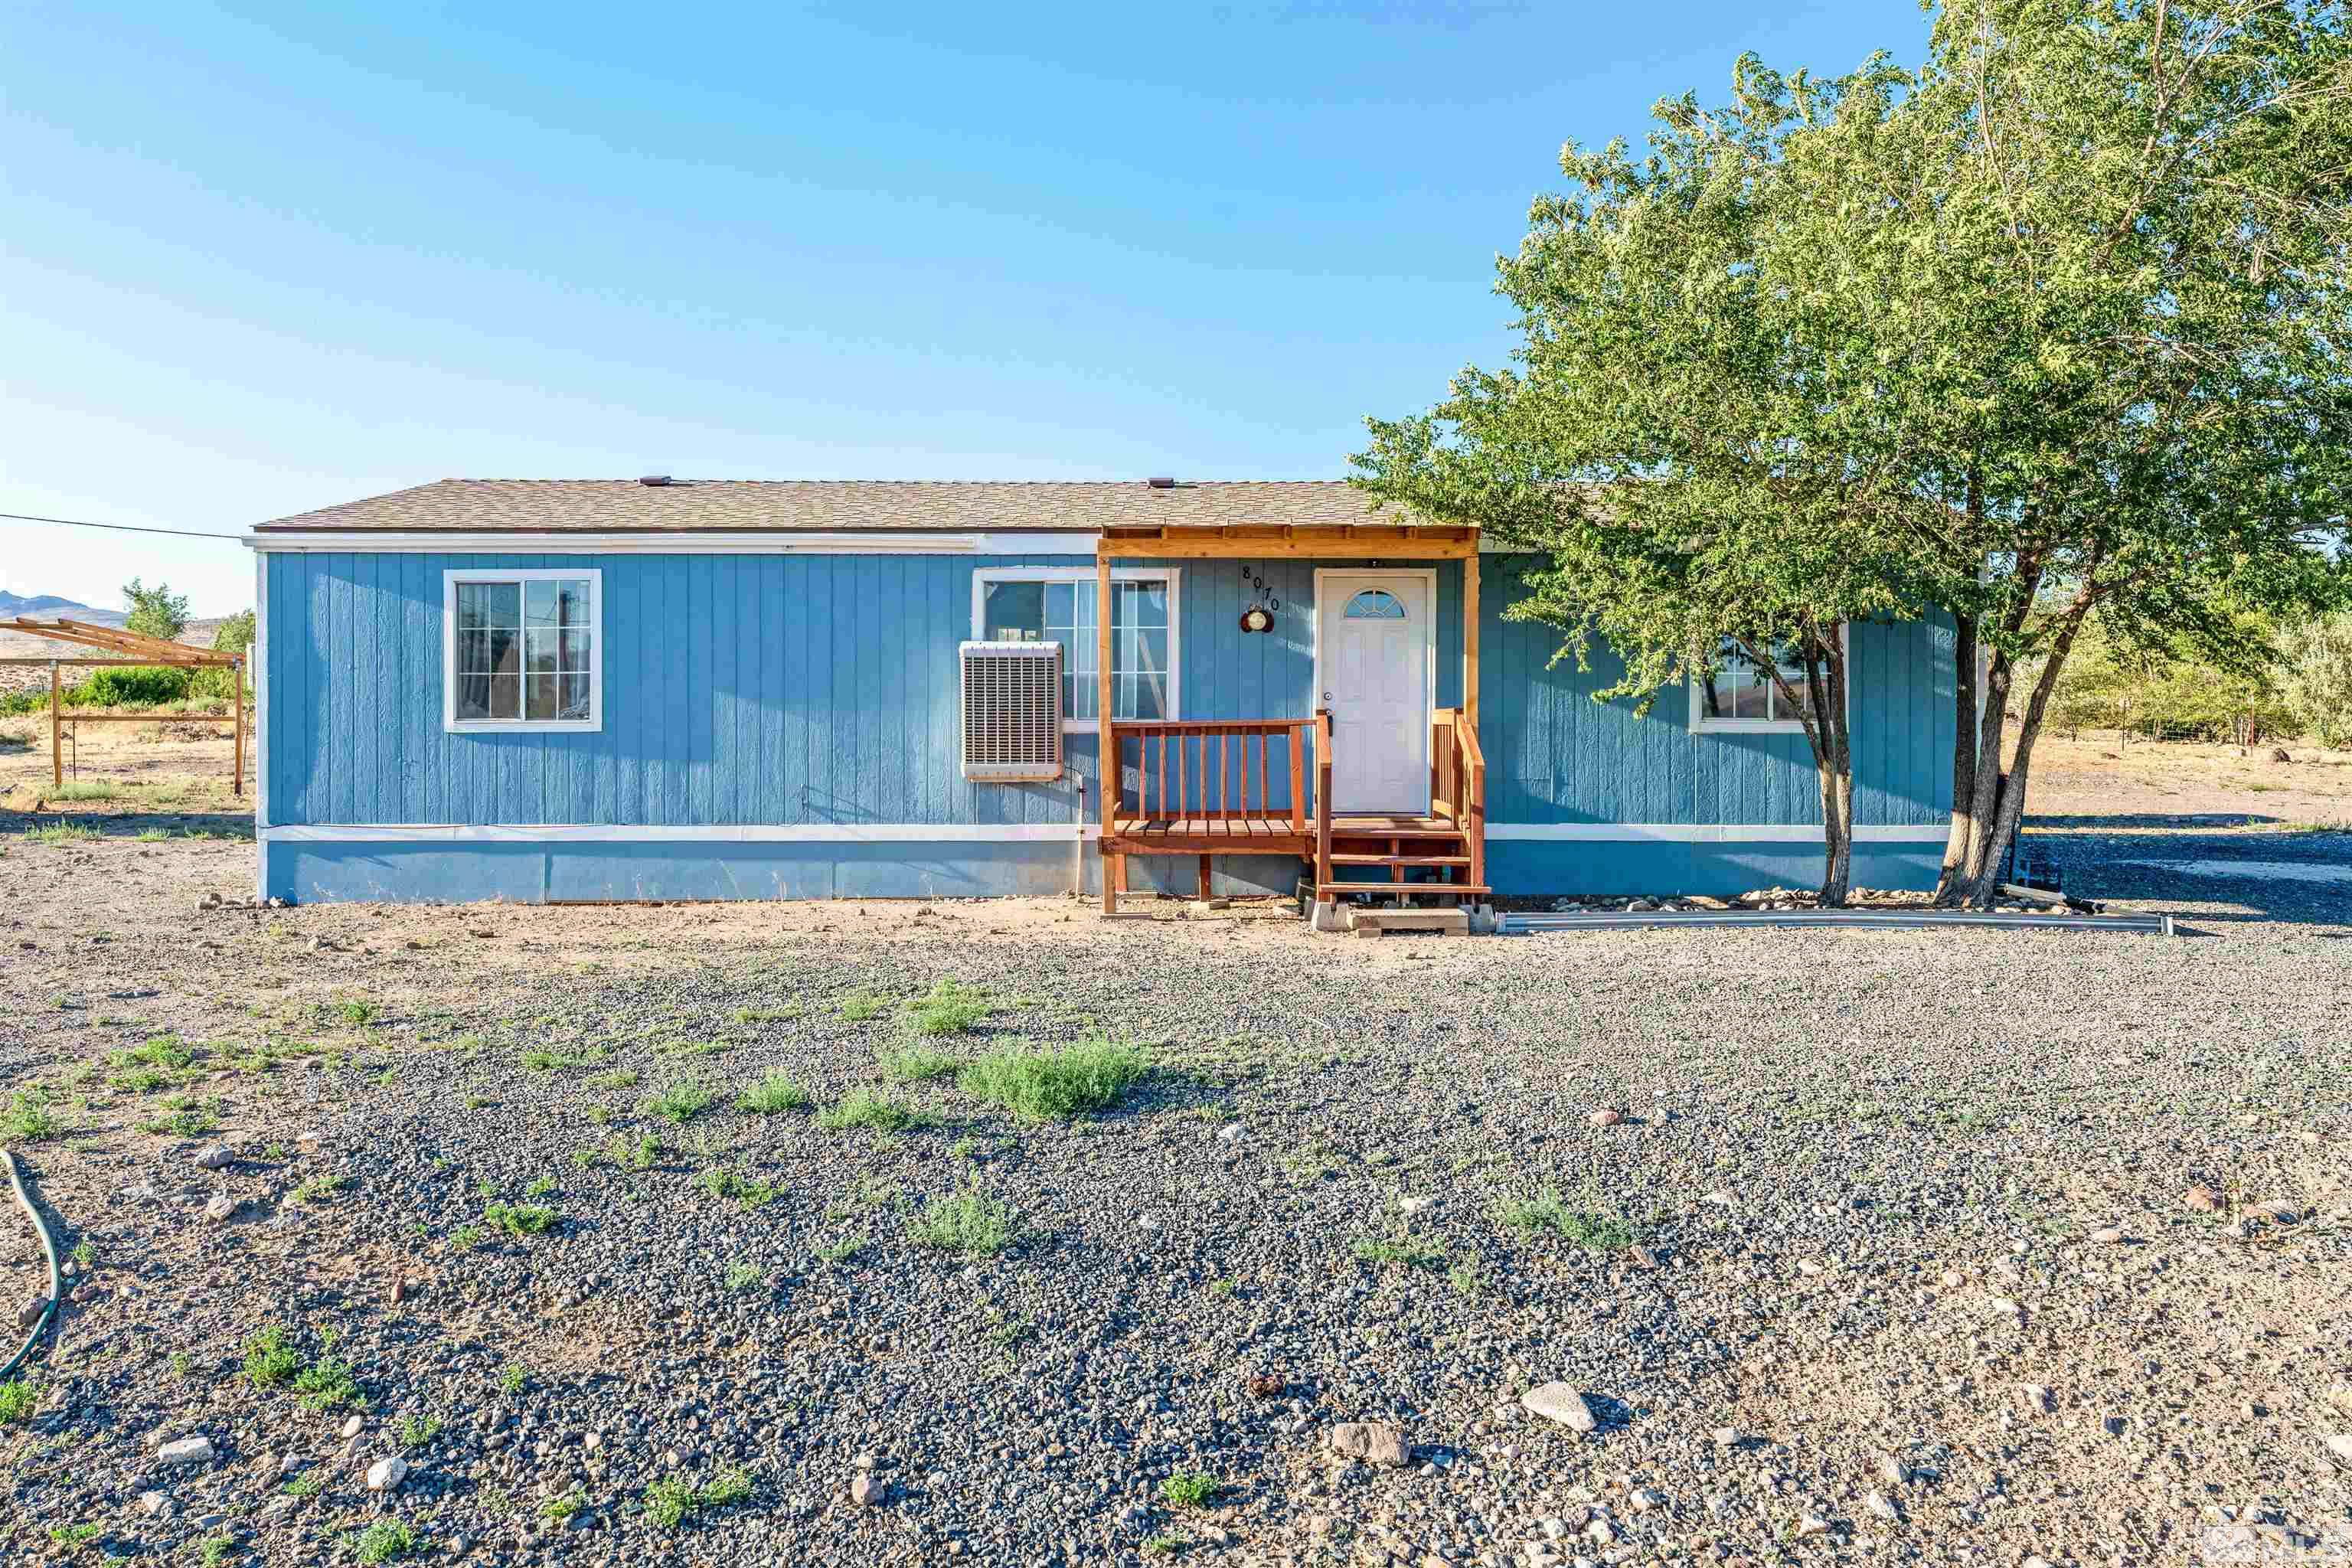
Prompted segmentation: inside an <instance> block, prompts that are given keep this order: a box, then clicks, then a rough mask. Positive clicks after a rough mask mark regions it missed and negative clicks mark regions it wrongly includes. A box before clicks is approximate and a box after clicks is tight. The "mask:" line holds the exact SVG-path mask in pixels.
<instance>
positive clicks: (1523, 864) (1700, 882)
mask: <svg viewBox="0 0 2352 1568" xmlns="http://www.w3.org/2000/svg"><path fill="white" fill-rule="evenodd" d="M1943 860H1944V838H1943V836H1942V835H1941V834H1937V836H1936V837H1933V838H1927V837H1922V838H1920V839H1918V840H1916V841H1911V840H1904V841H1900V842H1887V841H1865V842H1862V843H1858V844H1856V845H1855V846H1854V847H1853V886H1855V887H1857V888H1880V889H1889V890H1911V891H1918V890H1924V889H1929V888H1933V887H1934V886H1935V885H1936V873H1937V869H1938V868H1940V867H1941V866H1942V865H1943ZM1821 880H1822V851H1821V847H1820V846H1818V845H1812V844H1807V843H1804V842H1803V841H1801V840H1795V841H1791V840H1785V839H1783V840H1771V839H1765V840H1761V841H1750V842H1746V843H1742V842H1738V841H1730V842H1722V841H1717V842H1701V843H1681V842H1672V841H1659V840H1654V839H1652V840H1632V841H1622V840H1608V839H1600V840H1593V839H1579V840H1569V841H1529V840H1518V841H1511V840H1502V841H1497V840H1495V839H1492V838H1490V839H1488V840H1487V841H1486V881H1487V885H1488V886H1490V887H1492V888H1493V889H1495V891H1496V892H1497V893H1500V894H1507V895H1508V894H1517V895H1533V894H1545V893H1559V894H1581V895H1585V896H1588V897H1597V896H1606V895H1609V894H1621V895H1631V894H1637V893H1660V894H1675V893H1681V894H1685V895H1688V894H1704V895H1706V896H1708V897H1711V898H1717V899H1726V898H1730V897H1732V896H1733V895H1734V894H1738V893H1745V892H1748V891H1750V890H1751V889H1757V888H1800V889H1802V888H1817V887H1819V886H1821Z"/></svg>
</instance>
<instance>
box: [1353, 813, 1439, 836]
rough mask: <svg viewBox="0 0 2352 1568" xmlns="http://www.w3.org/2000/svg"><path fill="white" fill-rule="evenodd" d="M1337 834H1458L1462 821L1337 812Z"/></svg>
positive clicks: (1435, 817)
mask: <svg viewBox="0 0 2352 1568" xmlns="http://www.w3.org/2000/svg"><path fill="white" fill-rule="evenodd" d="M1331 837H1334V838H1459V837H1462V828H1461V826H1460V825H1459V824H1456V823H1452V822H1448V821H1446V820H1445V819H1444V817H1441V816H1335V817H1333V818H1332V819H1331Z"/></svg>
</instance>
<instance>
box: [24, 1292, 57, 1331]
mask: <svg viewBox="0 0 2352 1568" xmlns="http://www.w3.org/2000/svg"><path fill="white" fill-rule="evenodd" d="M47 1310H49V1299H48V1297H47V1296H46V1295H37V1296H35V1297H34V1298H33V1299H32V1300H29V1301H27V1302H26V1303H25V1304H24V1305H23V1306H21V1307H19V1308H17V1309H16V1326H17V1327H18V1328H20V1329H29V1328H31V1327H32V1326H33V1325H34V1324H35V1323H37V1322H38V1321H40V1319H41V1314H42V1313H43V1312H46V1311H47Z"/></svg>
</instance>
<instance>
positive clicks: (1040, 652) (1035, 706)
mask: <svg viewBox="0 0 2352 1568" xmlns="http://www.w3.org/2000/svg"><path fill="white" fill-rule="evenodd" d="M958 651H959V652H960V653H961V662H962V665H963V776H964V777H966V778H968V779H974V780H979V781H981V782H983V783H989V784H1003V783H1008V782H1012V781H1016V780H1024V779H1057V778H1060V777H1061V776H1062V645H1061V644H1060V643H1058V642H968V643H964V644H961V646H960V647H959V650H958Z"/></svg>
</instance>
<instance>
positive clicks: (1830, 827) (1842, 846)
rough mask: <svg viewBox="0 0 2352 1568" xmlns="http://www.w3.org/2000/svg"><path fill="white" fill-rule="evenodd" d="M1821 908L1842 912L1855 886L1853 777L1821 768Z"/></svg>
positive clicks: (1849, 774)
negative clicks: (1847, 897) (1840, 910)
mask: <svg viewBox="0 0 2352 1568" xmlns="http://www.w3.org/2000/svg"><path fill="white" fill-rule="evenodd" d="M1821 777H1822V854H1823V857H1824V858H1823V861H1822V891H1821V900H1820V902H1821V907H1822V908H1823V909H1825V910H1834V909H1843V907H1844V906H1845V901H1846V896H1847V895H1848V894H1849V893H1850V892H1851V891H1852V890H1853V773H1852V771H1851V770H1844V771H1841V770H1838V769H1833V768H1822V770H1821Z"/></svg>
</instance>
